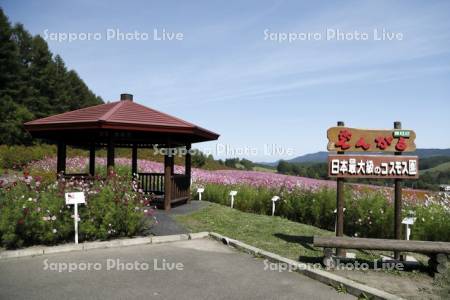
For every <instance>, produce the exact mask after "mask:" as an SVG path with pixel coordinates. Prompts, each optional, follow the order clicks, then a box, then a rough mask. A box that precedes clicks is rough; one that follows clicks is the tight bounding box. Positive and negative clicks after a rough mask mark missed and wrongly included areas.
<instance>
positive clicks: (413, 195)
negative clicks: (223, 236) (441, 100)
mask: <svg viewBox="0 0 450 300" xmlns="http://www.w3.org/2000/svg"><path fill="white" fill-rule="evenodd" d="M95 163H96V166H97V167H105V166H106V159H105V158H96V162H95ZM115 163H116V166H123V167H129V166H131V160H130V159H129V158H116V160H115ZM66 164H67V172H68V173H82V172H87V168H88V159H87V158H86V157H73V158H68V159H67V163H66ZM29 168H30V169H31V170H35V171H44V172H55V171H56V158H45V159H43V160H39V161H36V162H33V163H32V164H30V166H29ZM163 168H164V166H163V164H162V163H159V162H154V161H149V160H138V170H139V172H149V173H151V172H154V173H162V172H163ZM183 172H184V167H183V166H178V165H176V166H175V173H183ZM192 179H193V183H196V184H200V185H201V184H219V185H248V186H251V187H265V188H270V189H276V188H284V189H286V190H294V189H307V190H318V189H321V188H335V187H336V182H335V181H332V180H320V179H312V178H306V177H298V176H289V175H283V174H275V173H269V172H258V171H243V170H216V171H209V170H203V169H198V168H193V169H192ZM351 186H352V189H353V190H355V191H358V190H367V189H369V190H377V191H379V192H382V193H384V194H385V196H386V197H387V198H388V199H389V200H390V201H392V198H393V189H392V188H389V187H380V186H370V185H359V184H352V185H351ZM431 194H432V192H429V191H423V190H413V189H407V188H405V189H404V190H403V198H404V201H405V202H408V203H411V204H415V203H422V202H424V201H425V200H426V199H427V198H428V196H429V195H431Z"/></svg>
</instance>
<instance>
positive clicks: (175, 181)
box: [24, 94, 219, 210]
mask: <svg viewBox="0 0 450 300" xmlns="http://www.w3.org/2000/svg"><path fill="white" fill-rule="evenodd" d="M24 126H25V129H26V130H28V131H29V132H30V133H31V134H32V136H33V137H35V138H40V139H44V140H47V141H52V142H56V143H57V145H58V153H57V156H58V157H57V167H56V169H57V172H58V173H62V174H63V175H65V176H70V177H76V176H89V175H91V176H93V175H95V155H96V153H95V151H96V149H98V148H100V147H106V148H107V157H106V165H107V169H108V174H110V172H111V171H112V169H113V168H114V156H115V153H114V152H115V148H116V147H123V148H132V156H131V170H132V173H133V175H135V174H137V175H138V176H137V180H138V185H139V188H140V189H142V190H143V192H144V193H147V194H148V195H152V201H153V202H152V203H154V204H156V205H157V206H163V207H164V208H165V209H166V210H168V209H170V208H171V206H173V205H174V204H175V203H182V202H186V201H187V200H189V197H190V184H191V171H192V170H191V154H190V153H186V157H185V173H184V174H174V156H173V153H172V154H171V156H169V155H166V156H165V157H164V173H155V172H148V173H144V172H139V170H138V165H137V155H138V149H139V148H151V147H154V146H155V145H157V146H158V147H160V148H169V149H170V148H172V149H173V148H179V147H186V148H187V150H188V151H189V149H191V145H192V143H199V142H205V141H212V140H216V139H217V138H218V137H219V135H218V134H217V133H214V132H212V131H209V130H207V129H204V128H201V127H199V126H197V125H194V124H192V123H189V122H186V121H184V120H181V119H179V118H176V117H172V116H170V115H168V114H165V113H162V112H159V111H157V110H154V109H151V108H149V107H145V106H143V105H141V104H138V103H135V102H134V101H133V95H131V94H121V95H120V101H115V102H108V103H105V104H100V105H95V106H91V107H86V108H82V109H78V110H74V111H69V112H65V113H62V114H57V115H53V116H49V117H46V118H42V119H37V120H34V121H31V122H27V123H25V124H24ZM67 145H70V146H74V147H81V148H84V149H89V174H67V173H66V152H67V150H66V146H67ZM168 153H171V151H168Z"/></svg>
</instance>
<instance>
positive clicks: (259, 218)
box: [175, 203, 334, 261]
mask: <svg viewBox="0 0 450 300" xmlns="http://www.w3.org/2000/svg"><path fill="white" fill-rule="evenodd" d="M175 218H176V220H177V221H178V222H180V223H181V224H183V225H184V226H185V227H187V228H188V229H189V230H191V231H192V232H199V231H214V232H217V233H220V234H223V235H225V236H228V237H230V238H233V239H237V240H240V241H243V242H245V243H248V244H250V245H252V246H255V247H258V248H261V249H263V250H266V251H270V252H274V253H277V254H280V255H282V256H284V257H288V258H291V259H295V260H298V259H299V258H300V260H302V261H305V260H308V258H311V259H317V258H319V257H321V256H322V251H321V249H316V248H313V247H312V246H311V245H310V244H311V243H312V237H313V236H314V235H320V236H333V235H334V233H333V232H331V231H327V230H322V229H319V228H317V227H314V226H310V225H305V224H301V223H297V222H292V221H289V220H287V219H284V218H280V217H271V216H263V215H256V214H251V213H244V212H241V211H238V210H236V209H231V208H229V207H226V206H223V205H219V204H215V203H211V205H209V206H208V207H206V208H204V209H202V210H200V211H197V212H194V213H192V214H190V215H178V216H175Z"/></svg>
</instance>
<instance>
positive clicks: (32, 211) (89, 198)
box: [0, 176, 152, 248]
mask: <svg viewBox="0 0 450 300" xmlns="http://www.w3.org/2000/svg"><path fill="white" fill-rule="evenodd" d="M70 191H83V192H84V193H85V195H86V205H80V206H79V210H78V213H79V215H80V219H81V222H80V223H79V226H80V227H79V235H80V239H81V240H95V239H102V240H104V239H108V238H112V237H125V236H128V237H129V236H134V235H136V234H139V233H140V232H142V231H143V230H144V229H146V228H147V227H148V226H150V225H151V224H150V220H152V219H151V218H144V214H145V213H146V211H145V210H144V206H145V205H146V204H148V201H149V199H147V198H146V197H145V196H144V195H143V194H142V193H140V192H138V191H137V186H136V183H134V182H132V181H130V180H127V179H125V178H122V177H120V176H115V177H111V178H109V179H107V180H96V181H87V180H75V179H72V180H67V181H66V180H64V179H61V180H59V181H56V182H55V181H54V182H53V183H52V184H48V185H45V184H42V183H41V182H40V181H39V180H36V179H31V177H28V178H25V180H21V181H18V182H17V183H16V184H14V185H13V186H10V187H7V188H0V242H1V244H2V245H3V246H5V247H7V248H17V247H22V246H29V245H35V244H48V245H51V244H56V243H60V242H67V241H71V240H73V235H74V228H73V217H74V215H73V207H72V206H66V205H65V200H64V193H65V192H70ZM149 213H151V211H147V214H149Z"/></svg>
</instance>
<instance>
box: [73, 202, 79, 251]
mask: <svg viewBox="0 0 450 300" xmlns="http://www.w3.org/2000/svg"><path fill="white" fill-rule="evenodd" d="M73 214H74V216H73V218H74V219H75V222H74V226H75V244H78V203H75V204H74V205H73Z"/></svg>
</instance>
